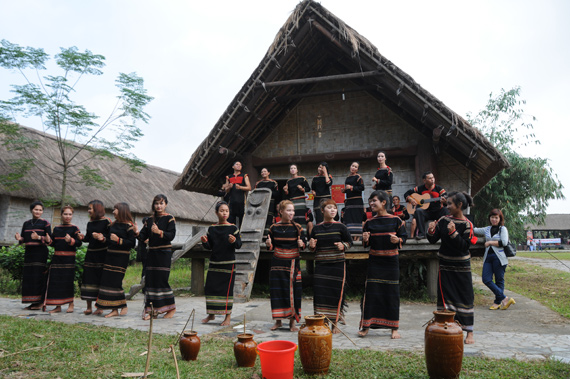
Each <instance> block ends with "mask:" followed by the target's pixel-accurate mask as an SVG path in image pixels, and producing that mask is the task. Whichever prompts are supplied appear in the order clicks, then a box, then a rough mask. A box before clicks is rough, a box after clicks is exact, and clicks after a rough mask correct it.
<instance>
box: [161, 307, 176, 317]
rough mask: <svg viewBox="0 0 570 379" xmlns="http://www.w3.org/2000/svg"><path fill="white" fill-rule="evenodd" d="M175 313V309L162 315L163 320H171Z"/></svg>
mask: <svg viewBox="0 0 570 379" xmlns="http://www.w3.org/2000/svg"><path fill="white" fill-rule="evenodd" d="M175 313H176V309H171V310H169V311H168V312H166V313H165V314H164V318H172V317H174V314H175Z"/></svg>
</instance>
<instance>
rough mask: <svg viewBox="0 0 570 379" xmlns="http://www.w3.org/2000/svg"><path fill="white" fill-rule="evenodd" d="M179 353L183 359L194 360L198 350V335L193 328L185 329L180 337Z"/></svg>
mask: <svg viewBox="0 0 570 379" xmlns="http://www.w3.org/2000/svg"><path fill="white" fill-rule="evenodd" d="M179 345H180V354H181V355H182V359H184V360H185V361H195V360H196V358H197V357H198V352H199V351H200V337H198V332H196V331H194V330H185V331H184V332H182V337H180V342H179Z"/></svg>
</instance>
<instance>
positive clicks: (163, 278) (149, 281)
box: [139, 194, 176, 320]
mask: <svg viewBox="0 0 570 379" xmlns="http://www.w3.org/2000/svg"><path fill="white" fill-rule="evenodd" d="M167 204H168V199H167V198H166V196H165V195H162V194H160V195H156V196H155V197H154V199H153V201H152V210H153V212H154V213H153V216H152V217H150V218H149V219H148V220H147V221H146V223H145V224H144V227H143V228H142V230H141V232H140V235H139V239H140V240H141V241H147V240H148V255H147V264H146V275H145V309H144V315H143V319H144V320H150V317H151V305H150V304H151V303H152V305H153V308H154V313H155V314H154V315H155V316H156V315H158V314H160V313H164V318H172V317H173V316H174V313H176V304H175V302H174V292H172V289H171V288H170V285H169V284H168V278H169V277H170V264H171V260H172V240H173V239H174V237H175V236H176V220H175V219H174V216H172V215H170V214H168V213H166V206H167Z"/></svg>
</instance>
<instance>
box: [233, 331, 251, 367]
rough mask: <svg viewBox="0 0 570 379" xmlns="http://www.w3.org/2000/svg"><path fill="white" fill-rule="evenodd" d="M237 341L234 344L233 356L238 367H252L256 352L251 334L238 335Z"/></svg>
mask: <svg viewBox="0 0 570 379" xmlns="http://www.w3.org/2000/svg"><path fill="white" fill-rule="evenodd" d="M237 338H238V340H237V341H236V342H235V343H234V355H235V357H236V361H237V365H238V367H253V366H255V359H256V358H257V352H256V351H255V348H256V346H257V343H256V342H255V341H254V340H253V334H250V333H242V334H238V336H237Z"/></svg>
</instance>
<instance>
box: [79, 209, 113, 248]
mask: <svg viewBox="0 0 570 379" xmlns="http://www.w3.org/2000/svg"><path fill="white" fill-rule="evenodd" d="M110 226H111V220H109V219H108V218H107V217H104V218H102V219H99V220H92V221H89V222H88V223H87V231H86V232H85V236H84V237H83V242H86V243H88V244H89V249H91V250H99V249H104V248H106V247H107V245H108V243H109V234H110V233H109V228H110ZM93 233H101V234H103V237H104V239H103V241H99V240H98V239H96V238H93Z"/></svg>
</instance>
